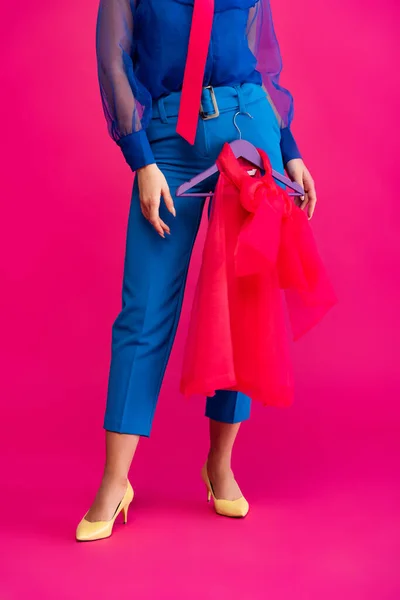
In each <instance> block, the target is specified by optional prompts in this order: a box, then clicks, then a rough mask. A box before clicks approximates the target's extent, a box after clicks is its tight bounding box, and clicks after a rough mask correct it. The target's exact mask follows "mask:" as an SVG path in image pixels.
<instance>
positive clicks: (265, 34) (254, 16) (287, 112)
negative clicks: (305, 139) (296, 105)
mask: <svg viewBox="0 0 400 600" xmlns="http://www.w3.org/2000/svg"><path fill="white" fill-rule="evenodd" d="M247 38H248V42H249V47H250V49H251V51H252V52H253V54H254V56H255V57H256V59H257V70H258V71H259V72H260V74H261V77H262V82H263V87H264V89H265V92H266V94H267V97H268V99H269V101H270V103H271V105H272V108H273V110H274V112H275V114H276V117H277V119H278V122H279V124H280V127H281V150H282V158H283V163H284V164H286V163H287V162H289V160H292V159H293V158H301V154H300V151H299V149H298V147H297V144H296V141H295V139H294V137H293V134H292V132H291V130H290V125H291V123H292V120H293V97H292V95H291V93H290V92H289V90H287V89H286V88H284V87H283V86H282V85H280V82H279V80H280V74H281V71H282V56H281V52H280V48H279V43H278V40H277V37H276V33H275V29H274V23H273V19H272V12H271V5H270V1H269V0H257V2H256V3H255V5H254V7H253V8H251V9H250V14H249V21H248V27H247Z"/></svg>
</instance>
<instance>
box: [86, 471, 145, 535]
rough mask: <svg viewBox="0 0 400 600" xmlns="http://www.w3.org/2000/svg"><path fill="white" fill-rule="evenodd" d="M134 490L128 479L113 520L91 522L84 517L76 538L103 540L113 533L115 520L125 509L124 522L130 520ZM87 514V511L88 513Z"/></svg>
mask: <svg viewBox="0 0 400 600" xmlns="http://www.w3.org/2000/svg"><path fill="white" fill-rule="evenodd" d="M133 496H134V492H133V489H132V486H131V484H130V483H129V481H128V487H127V488H126V492H125V495H124V497H123V498H122V500H121V502H120V503H119V504H118V506H117V508H116V511H115V513H114V516H113V518H112V519H111V521H95V522H94V523H90V521H86V519H85V517H86V515H85V517H83V519H82V521H81V522H80V523H79V525H78V528H77V530H76V539H77V540H78V542H93V541H94V540H102V539H104V538H107V537H110V535H111V534H112V530H113V526H114V521H115V519H116V518H117V517H118V515H119V513H120V512H121V511H124V523H126V522H127V520H128V508H129V505H130V503H131V502H132V500H133ZM86 514H87V513H86Z"/></svg>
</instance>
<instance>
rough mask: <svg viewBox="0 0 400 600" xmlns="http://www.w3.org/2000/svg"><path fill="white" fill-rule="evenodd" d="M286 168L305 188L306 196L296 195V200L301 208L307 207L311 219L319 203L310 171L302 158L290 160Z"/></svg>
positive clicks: (291, 176)
mask: <svg viewBox="0 0 400 600" xmlns="http://www.w3.org/2000/svg"><path fill="white" fill-rule="evenodd" d="M285 169H286V172H287V174H288V175H289V177H290V179H291V180H292V181H295V182H296V183H299V184H300V185H301V186H302V188H303V189H304V192H305V196H295V202H296V204H297V205H298V206H300V208H301V210H305V209H307V215H308V218H309V219H311V217H312V216H313V214H314V210H315V205H316V203H317V194H316V191H315V185H314V180H313V178H312V177H311V173H310V171H309V170H308V169H307V167H306V165H305V164H304V162H303V161H302V159H301V158H293V159H292V160H289V162H288V163H286V166H285Z"/></svg>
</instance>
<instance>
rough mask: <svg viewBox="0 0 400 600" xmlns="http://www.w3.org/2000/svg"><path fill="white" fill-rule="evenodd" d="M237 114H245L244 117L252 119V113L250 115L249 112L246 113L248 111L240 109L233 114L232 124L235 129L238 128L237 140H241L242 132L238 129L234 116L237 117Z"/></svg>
mask: <svg viewBox="0 0 400 600" xmlns="http://www.w3.org/2000/svg"><path fill="white" fill-rule="evenodd" d="M238 115H245V116H246V117H250V119H252V118H253V117H252V115H251V114H250V113H248V112H241V111H240V110H238V112H237V113H236V114H235V116H234V117H233V124H234V126H235V127H236V129H237V130H238V133H239V140H241V139H242V132H241V131H240V129H239V126H238V124H237V123H236V117H237V116H238Z"/></svg>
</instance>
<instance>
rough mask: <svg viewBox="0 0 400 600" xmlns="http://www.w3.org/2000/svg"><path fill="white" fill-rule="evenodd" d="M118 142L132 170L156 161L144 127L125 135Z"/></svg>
mask: <svg viewBox="0 0 400 600" xmlns="http://www.w3.org/2000/svg"><path fill="white" fill-rule="evenodd" d="M117 144H118V146H119V147H120V148H121V150H122V153H123V155H124V157H125V160H126V162H127V163H128V165H129V166H130V168H131V169H132V171H137V170H138V169H141V168H142V167H145V166H146V165H151V164H153V163H155V162H156V161H155V160H154V156H153V152H152V150H151V147H150V143H149V140H148V138H147V134H146V131H145V130H144V129H141V130H140V131H135V132H134V133H130V134H129V135H125V136H124V137H122V138H121V139H120V140H119V141H118V142H117Z"/></svg>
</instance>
